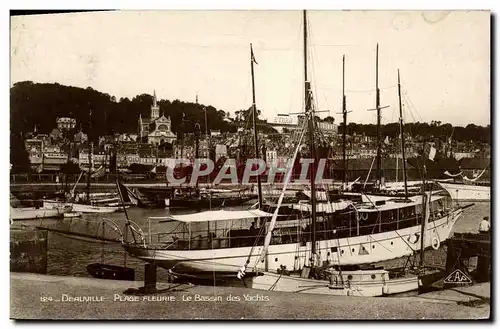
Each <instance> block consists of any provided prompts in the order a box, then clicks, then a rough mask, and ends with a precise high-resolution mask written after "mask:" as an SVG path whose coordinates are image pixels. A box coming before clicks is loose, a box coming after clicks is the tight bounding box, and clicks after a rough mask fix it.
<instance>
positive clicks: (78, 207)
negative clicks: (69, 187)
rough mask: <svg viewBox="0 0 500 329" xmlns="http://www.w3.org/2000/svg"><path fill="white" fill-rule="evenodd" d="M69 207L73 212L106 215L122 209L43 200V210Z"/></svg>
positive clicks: (119, 207) (120, 207)
mask: <svg viewBox="0 0 500 329" xmlns="http://www.w3.org/2000/svg"><path fill="white" fill-rule="evenodd" d="M64 206H67V207H71V209H72V211H73V212H81V213H102V214H108V213H113V212H116V211H118V210H120V209H122V206H97V205H92V204H80V203H71V202H61V201H55V200H44V201H43V208H44V209H49V210H50V209H54V208H60V207H64Z"/></svg>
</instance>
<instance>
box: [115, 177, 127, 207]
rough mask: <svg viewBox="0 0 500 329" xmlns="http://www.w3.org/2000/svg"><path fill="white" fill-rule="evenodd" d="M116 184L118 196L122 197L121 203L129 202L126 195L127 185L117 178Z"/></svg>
mask: <svg viewBox="0 0 500 329" xmlns="http://www.w3.org/2000/svg"><path fill="white" fill-rule="evenodd" d="M116 186H117V188H118V192H119V193H120V198H121V199H122V203H126V202H131V200H130V197H129V195H128V189H127V187H126V186H125V185H123V184H122V183H120V181H118V179H117V180H116Z"/></svg>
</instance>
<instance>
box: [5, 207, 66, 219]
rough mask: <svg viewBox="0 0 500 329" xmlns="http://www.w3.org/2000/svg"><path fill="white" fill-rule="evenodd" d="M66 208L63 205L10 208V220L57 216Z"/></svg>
mask: <svg viewBox="0 0 500 329" xmlns="http://www.w3.org/2000/svg"><path fill="white" fill-rule="evenodd" d="M66 211H68V209H66V208H64V207H57V208H53V209H44V208H33V207H29V208H13V207H11V208H10V219H11V220H23V219H38V218H52V217H59V216H61V215H63V214H64V213H65V212H66Z"/></svg>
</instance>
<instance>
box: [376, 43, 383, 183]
mask: <svg viewBox="0 0 500 329" xmlns="http://www.w3.org/2000/svg"><path fill="white" fill-rule="evenodd" d="M375 93H376V96H375V108H376V109H377V180H378V184H379V186H380V184H382V172H381V169H382V168H381V166H382V164H381V162H382V159H381V155H380V152H381V145H380V121H381V116H380V89H379V87H378V43H377V53H376V56H375Z"/></svg>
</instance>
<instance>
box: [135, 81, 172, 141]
mask: <svg viewBox="0 0 500 329" xmlns="http://www.w3.org/2000/svg"><path fill="white" fill-rule="evenodd" d="M138 137H139V138H141V139H142V138H144V137H147V140H148V144H155V145H159V144H163V143H173V142H174V141H175V140H176V139H177V136H176V135H175V134H174V133H173V132H172V122H171V120H170V117H168V118H166V117H165V116H164V115H161V116H160V107H159V106H158V104H157V102H156V91H155V92H154V94H153V105H152V106H151V115H150V117H149V118H143V117H142V116H141V115H139V136H138Z"/></svg>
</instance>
